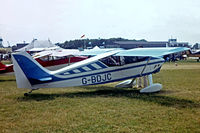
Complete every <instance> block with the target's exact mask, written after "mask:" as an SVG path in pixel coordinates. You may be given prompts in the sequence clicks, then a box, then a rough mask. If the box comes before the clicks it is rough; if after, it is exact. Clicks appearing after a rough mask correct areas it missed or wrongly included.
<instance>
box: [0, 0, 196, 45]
mask: <svg viewBox="0 0 200 133" xmlns="http://www.w3.org/2000/svg"><path fill="white" fill-rule="evenodd" d="M84 34H85V38H89V39H97V38H106V39H108V38H113V37H122V38H126V39H137V40H139V39H146V40H148V41H167V40H168V39H169V38H177V39H178V41H179V42H189V43H190V44H194V43H200V0H0V37H2V38H3V40H4V41H3V45H4V46H8V44H7V41H9V42H10V44H11V45H15V44H16V43H22V42H23V41H26V42H31V41H32V40H33V38H36V39H38V40H47V39H48V38H49V39H50V40H51V41H52V42H53V43H58V42H59V43H63V42H65V41H66V40H68V41H69V40H74V39H80V37H81V36H82V35H84Z"/></svg>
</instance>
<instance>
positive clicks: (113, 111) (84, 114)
mask: <svg viewBox="0 0 200 133" xmlns="http://www.w3.org/2000/svg"><path fill="white" fill-rule="evenodd" d="M178 64H179V65H178V67H175V68H173V67H174V64H173V63H169V64H165V66H164V67H163V69H162V70H161V72H160V73H157V74H155V75H154V82H159V83H162V85H163V90H162V91H161V92H159V93H154V94H140V93H139V91H138V90H134V89H131V88H126V89H116V88H114V86H115V85H116V83H111V84H105V85H96V86H87V87H70V88H52V89H41V90H37V91H35V92H33V93H32V94H31V95H30V96H28V97H24V96H23V93H25V92H27V90H26V89H18V88H17V87H16V83H15V77H14V76H6V75H2V76H0V132H35V133H37V132H180V133H182V132H192V133H193V132H200V68H199V69H198V65H200V64H198V63H187V62H184V63H183V64H181V63H178ZM191 65H192V66H194V65H195V66H197V67H194V68H193V67H192V66H191ZM180 66H182V67H181V68H179V67H180ZM184 67H185V68H186V69H184ZM188 67H191V69H189V68H188ZM170 68H173V69H170Z"/></svg>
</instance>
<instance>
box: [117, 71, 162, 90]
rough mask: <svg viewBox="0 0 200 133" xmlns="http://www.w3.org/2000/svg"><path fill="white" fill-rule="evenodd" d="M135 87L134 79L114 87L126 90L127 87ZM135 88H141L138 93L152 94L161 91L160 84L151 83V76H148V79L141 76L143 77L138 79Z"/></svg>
mask: <svg viewBox="0 0 200 133" xmlns="http://www.w3.org/2000/svg"><path fill="white" fill-rule="evenodd" d="M142 79H143V82H142ZM142 83H143V84H142ZM135 85H136V79H135V78H134V79H132V80H126V81H124V82H121V83H119V84H117V85H116V86H115V87H121V88H127V87H133V86H135ZM137 87H138V88H142V89H141V90H140V93H154V92H158V91H160V90H161V89H162V85H161V84H159V83H155V84H154V83H153V78H152V74H150V75H148V77H147V76H143V77H140V78H138V80H137Z"/></svg>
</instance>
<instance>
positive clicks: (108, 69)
mask: <svg viewBox="0 0 200 133" xmlns="http://www.w3.org/2000/svg"><path fill="white" fill-rule="evenodd" d="M187 50H189V49H188V48H184V47H176V48H136V49H130V50H120V49H118V50H116V49H112V50H101V49H100V50H88V51H85V52H82V53H81V55H87V56H91V57H90V58H88V59H86V60H83V61H80V62H77V63H75V64H72V65H70V66H66V67H64V68H61V69H59V70H55V71H49V70H47V69H46V68H44V67H42V66H41V65H40V64H39V63H38V62H37V61H35V60H34V59H33V58H32V57H31V56H30V55H29V54H28V53H26V52H22V53H16V54H13V55H12V60H13V64H14V71H15V76H16V82H17V87H18V88H28V89H30V92H29V93H31V92H32V91H33V90H37V89H39V88H58V87H70V86H86V85H97V84H105V83H110V82H115V81H123V80H127V79H133V80H128V81H125V82H122V83H120V84H118V85H117V86H118V87H130V86H131V85H132V84H133V81H134V80H135V79H136V78H137V77H142V76H146V75H149V86H147V87H145V88H143V89H141V90H140V92H141V93H143V92H144V93H151V92H157V91H160V90H161V89H162V85H161V84H158V83H157V84H153V81H152V75H151V74H153V73H157V72H159V71H160V69H161V66H162V64H163V63H164V62H165V59H164V56H166V55H169V54H173V53H179V52H183V51H187ZM25 95H28V93H25Z"/></svg>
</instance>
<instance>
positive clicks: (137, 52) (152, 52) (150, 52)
mask: <svg viewBox="0 0 200 133" xmlns="http://www.w3.org/2000/svg"><path fill="white" fill-rule="evenodd" d="M187 50H189V48H185V47H173V48H135V49H130V50H124V51H120V52H119V53H117V54H116V56H149V57H163V56H164V55H169V54H173V53H178V52H183V51H187Z"/></svg>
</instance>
